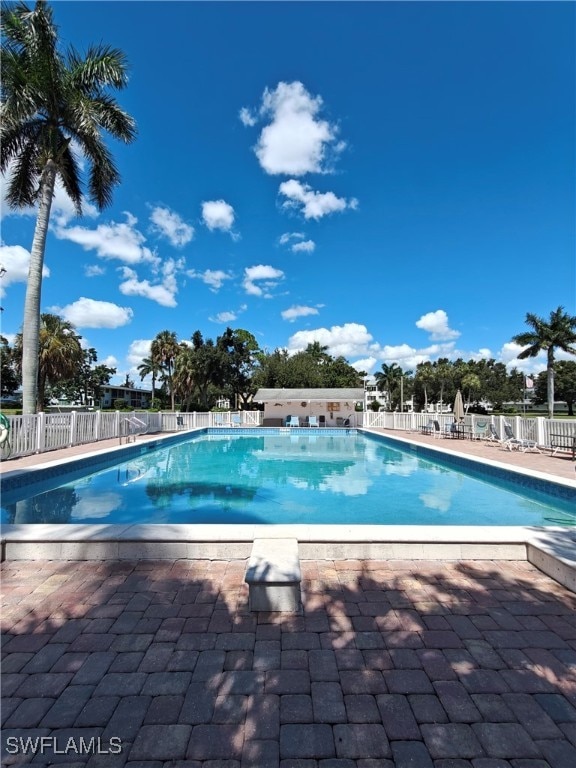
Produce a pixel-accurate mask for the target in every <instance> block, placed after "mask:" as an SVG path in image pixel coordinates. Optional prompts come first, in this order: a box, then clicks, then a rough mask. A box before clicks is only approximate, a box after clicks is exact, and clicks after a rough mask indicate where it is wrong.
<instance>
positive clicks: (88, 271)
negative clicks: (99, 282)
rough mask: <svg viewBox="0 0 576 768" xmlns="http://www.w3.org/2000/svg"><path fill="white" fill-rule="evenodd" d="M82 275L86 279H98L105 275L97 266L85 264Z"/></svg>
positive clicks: (102, 268)
mask: <svg viewBox="0 0 576 768" xmlns="http://www.w3.org/2000/svg"><path fill="white" fill-rule="evenodd" d="M84 274H85V275H86V277H99V276H100V275H104V274H106V269H105V268H104V267H101V266H100V265H99V264H86V265H85V266H84Z"/></svg>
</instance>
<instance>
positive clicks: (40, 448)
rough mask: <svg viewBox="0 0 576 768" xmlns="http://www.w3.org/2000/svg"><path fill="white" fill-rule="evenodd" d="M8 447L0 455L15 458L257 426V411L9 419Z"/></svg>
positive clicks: (78, 414) (77, 413) (104, 413)
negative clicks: (211, 429)
mask: <svg viewBox="0 0 576 768" xmlns="http://www.w3.org/2000/svg"><path fill="white" fill-rule="evenodd" d="M7 418H8V420H9V421H10V431H9V435H8V443H9V447H8V445H6V444H5V445H4V446H3V450H2V456H3V457H7V456H8V455H9V457H10V458H17V457H18V456H29V455H30V454H34V453H44V452H45V451H54V450H56V449H57V448H70V447H72V446H74V445H82V444H86V443H95V442H98V441H99V440H108V439H112V438H118V439H119V440H122V439H124V438H129V437H131V436H133V435H136V434H143V433H159V432H176V431H178V430H185V429H194V428H197V427H200V428H201V427H215V426H244V427H246V426H258V425H259V424H260V423H261V421H262V413H261V412H260V411H238V412H237V413H233V412H229V411H227V412H219V413H213V412H209V413H173V412H169V413H163V412H160V413H149V412H148V411H132V412H124V411H91V412H88V413H84V412H80V411H71V412H69V413H38V414H34V415H27V416H8V417H7Z"/></svg>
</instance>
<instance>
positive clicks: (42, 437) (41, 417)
mask: <svg viewBox="0 0 576 768" xmlns="http://www.w3.org/2000/svg"><path fill="white" fill-rule="evenodd" d="M29 418H32V419H34V421H35V422H36V453H43V452H44V448H45V446H46V414H45V413H44V411H40V413H37V414H36V416H32V417H29Z"/></svg>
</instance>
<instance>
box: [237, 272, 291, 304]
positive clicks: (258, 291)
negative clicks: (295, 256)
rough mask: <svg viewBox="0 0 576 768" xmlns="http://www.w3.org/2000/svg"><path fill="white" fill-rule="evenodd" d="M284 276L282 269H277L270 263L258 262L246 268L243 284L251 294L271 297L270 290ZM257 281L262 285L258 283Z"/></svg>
mask: <svg viewBox="0 0 576 768" xmlns="http://www.w3.org/2000/svg"><path fill="white" fill-rule="evenodd" d="M283 277H284V272H282V270H281V269H275V268H274V267H271V266H269V265H268V264H257V265H255V266H253V267H246V268H245V269H244V280H243V282H242V285H243V286H244V290H245V291H246V293H248V294H250V295H251V296H263V297H264V298H265V299H269V298H271V294H270V290H271V289H272V288H274V287H275V286H276V285H277V284H278V282H279V281H280V280H282V278H283ZM256 281H258V282H261V283H262V285H256Z"/></svg>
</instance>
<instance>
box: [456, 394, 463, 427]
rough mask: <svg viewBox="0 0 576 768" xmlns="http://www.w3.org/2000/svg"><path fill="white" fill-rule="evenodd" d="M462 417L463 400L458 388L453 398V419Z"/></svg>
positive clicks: (460, 419) (459, 419)
mask: <svg viewBox="0 0 576 768" xmlns="http://www.w3.org/2000/svg"><path fill="white" fill-rule="evenodd" d="M463 419H464V401H463V400H462V392H460V390H458V391H457V392H456V397H455V398H454V421H462V420H463Z"/></svg>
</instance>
